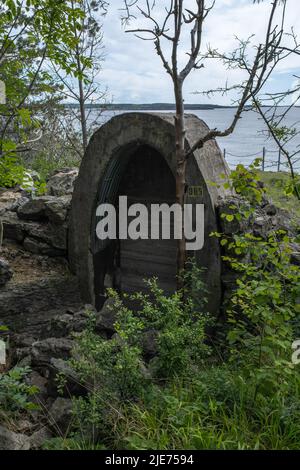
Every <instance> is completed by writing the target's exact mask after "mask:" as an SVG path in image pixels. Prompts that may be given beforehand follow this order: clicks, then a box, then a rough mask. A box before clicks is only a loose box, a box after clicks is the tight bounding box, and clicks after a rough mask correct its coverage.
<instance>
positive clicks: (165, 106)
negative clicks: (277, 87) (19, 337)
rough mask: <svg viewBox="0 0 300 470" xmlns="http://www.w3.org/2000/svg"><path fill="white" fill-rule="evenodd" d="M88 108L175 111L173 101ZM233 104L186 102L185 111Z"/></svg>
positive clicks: (116, 104)
mask: <svg viewBox="0 0 300 470" xmlns="http://www.w3.org/2000/svg"><path fill="white" fill-rule="evenodd" d="M65 106H66V107H68V108H78V104H76V103H65ZM86 108H88V109H93V108H94V109H99V108H101V109H103V110H105V111H175V109H176V108H175V104H173V103H150V104H149V103H148V104H145V103H142V104H130V103H115V104H105V105H103V106H101V105H97V104H87V105H86ZM229 108H234V106H221V105H217V104H186V105H185V110H186V111H198V110H203V109H206V110H209V109H229Z"/></svg>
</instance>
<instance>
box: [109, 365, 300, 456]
mask: <svg viewBox="0 0 300 470" xmlns="http://www.w3.org/2000/svg"><path fill="white" fill-rule="evenodd" d="M253 393H254V389H253V385H251V384H250V383H248V382H247V381H246V380H245V379H244V378H243V377H242V376H241V374H240V370H239V369H234V368H229V367H228V366H226V365H225V364H224V365H222V366H214V367H210V368H206V369H203V370H202V371H200V372H198V374H197V375H196V376H195V377H194V379H193V380H190V381H189V382H186V381H183V380H176V381H174V382H172V383H171V384H170V385H168V386H167V387H166V388H163V389H162V388H158V387H157V388H155V390H153V393H152V394H151V395H149V396H147V397H146V398H145V400H143V401H142V402H139V403H136V404H130V405H128V406H127V407H126V408H125V409H124V408H123V409H122V416H121V417H120V418H119V421H118V429H119V432H118V435H117V436H116V438H117V441H116V447H117V448H120V449H124V448H126V449H131V450H152V449H159V450H175V449H177V450H194V449H196V450H215V449H216V450H235V449H236V450H264V449H274V450H276V449H277V450H279V449H295V450H296V449H298V447H299V438H300V424H299V423H300V419H299V418H300V415H299V413H300V380H299V375H298V376H294V377H291V379H290V383H289V389H288V390H286V393H285V394H284V395H283V394H282V393H281V392H280V389H279V388H278V391H277V392H276V393H275V394H274V395H273V396H271V397H268V398H267V399H266V398H264V397H263V396H260V397H259V400H258V401H257V403H256V405H255V406H253V401H252V397H253Z"/></svg>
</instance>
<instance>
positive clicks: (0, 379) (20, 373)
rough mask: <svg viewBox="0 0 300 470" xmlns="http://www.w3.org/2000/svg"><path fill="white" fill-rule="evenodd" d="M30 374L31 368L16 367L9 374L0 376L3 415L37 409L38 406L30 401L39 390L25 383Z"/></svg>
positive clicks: (0, 402)
mask: <svg viewBox="0 0 300 470" xmlns="http://www.w3.org/2000/svg"><path fill="white" fill-rule="evenodd" d="M29 372H30V368H29V367H14V368H13V369H11V370H10V371H9V372H7V373H2V374H0V408H1V413H2V414H16V413H18V412H20V411H26V410H32V409H36V408H37V405H35V404H34V403H32V402H31V401H30V397H32V396H33V395H35V394H36V393H37V392H38V388H37V387H35V386H32V385H28V384H26V382H25V378H26V376H27V375H28V374H29Z"/></svg>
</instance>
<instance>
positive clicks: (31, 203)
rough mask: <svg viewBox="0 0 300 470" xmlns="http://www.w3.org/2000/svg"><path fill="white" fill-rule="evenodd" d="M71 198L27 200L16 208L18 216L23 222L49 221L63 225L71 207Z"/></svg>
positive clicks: (49, 197) (47, 197)
mask: <svg viewBox="0 0 300 470" xmlns="http://www.w3.org/2000/svg"><path fill="white" fill-rule="evenodd" d="M71 198H72V197H71V196H70V195H67V196H60V197H56V196H41V197H37V198H34V199H31V200H28V201H27V202H26V203H25V204H23V205H22V206H20V207H19V208H18V211H17V212H18V216H19V218H20V219H23V220H33V221H43V220H46V221H48V220H49V221H50V222H52V223H53V224H57V225H60V224H63V223H64V222H65V221H66V219H67V214H68V210H69V208H70V205H71Z"/></svg>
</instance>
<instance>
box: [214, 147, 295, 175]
mask: <svg viewBox="0 0 300 470" xmlns="http://www.w3.org/2000/svg"><path fill="white" fill-rule="evenodd" d="M223 153H224V158H225V160H226V161H227V163H228V164H229V166H230V167H232V168H235V167H236V166H237V165H239V164H242V165H244V166H245V167H249V166H250V165H251V163H253V162H254V160H256V159H257V158H259V159H260V160H261V170H262V171H278V172H279V171H283V172H284V171H288V170H289V165H288V163H287V160H286V157H285V156H284V155H283V154H282V152H281V150H268V149H266V148H265V147H263V149H262V150H261V151H259V152H256V153H251V154H247V155H242V154H239V155H236V154H234V153H231V152H229V151H228V150H227V149H225V148H224V151H223ZM249 159H250V161H249ZM292 164H293V168H294V171H295V172H299V173H300V156H299V157H298V158H295V159H293V160H292Z"/></svg>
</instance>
